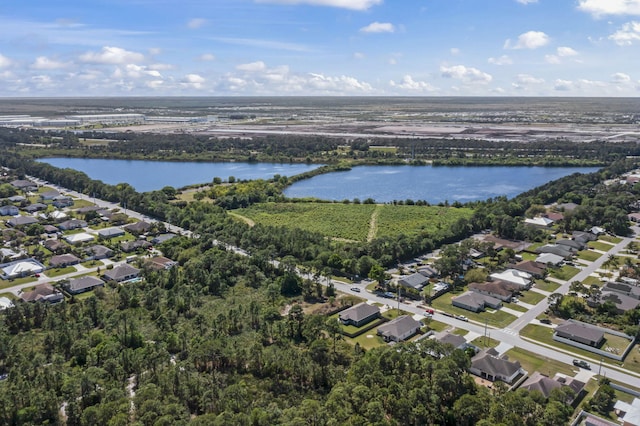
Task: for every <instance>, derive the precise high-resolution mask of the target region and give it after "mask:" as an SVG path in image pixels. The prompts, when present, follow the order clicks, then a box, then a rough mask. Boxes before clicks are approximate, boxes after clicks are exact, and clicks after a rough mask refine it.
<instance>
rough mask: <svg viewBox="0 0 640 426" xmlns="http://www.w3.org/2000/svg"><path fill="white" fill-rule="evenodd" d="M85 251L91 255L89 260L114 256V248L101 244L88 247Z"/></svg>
mask: <svg viewBox="0 0 640 426" xmlns="http://www.w3.org/2000/svg"><path fill="white" fill-rule="evenodd" d="M84 251H85V252H86V253H87V256H89V260H100V259H108V258H110V257H111V256H113V250H111V249H110V248H109V247H105V246H103V245H100V244H96V245H94V246H91V247H87V248H86V249H85V250H84Z"/></svg>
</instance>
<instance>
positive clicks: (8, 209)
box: [0, 204, 20, 216]
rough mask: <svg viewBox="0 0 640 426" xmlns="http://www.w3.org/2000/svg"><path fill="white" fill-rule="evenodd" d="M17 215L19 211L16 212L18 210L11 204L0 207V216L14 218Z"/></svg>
mask: <svg viewBox="0 0 640 426" xmlns="http://www.w3.org/2000/svg"><path fill="white" fill-rule="evenodd" d="M19 213H20V211H19V210H18V208H17V207H16V206H13V205H11V204H9V205H6V206H0V216H15V215H17V214H19Z"/></svg>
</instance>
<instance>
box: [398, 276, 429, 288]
mask: <svg viewBox="0 0 640 426" xmlns="http://www.w3.org/2000/svg"><path fill="white" fill-rule="evenodd" d="M428 283H429V278H427V277H425V276H424V275H422V274H420V273H415V274H411V275H407V276H406V277H402V278H400V279H399V280H398V284H400V285H401V286H403V287H408V288H412V289H414V290H418V291H420V290H422V289H423V288H424V286H425V285H427V284H428Z"/></svg>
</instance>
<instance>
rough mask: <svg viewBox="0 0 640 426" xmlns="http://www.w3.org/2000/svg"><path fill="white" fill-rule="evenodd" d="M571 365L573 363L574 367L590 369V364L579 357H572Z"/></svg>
mask: <svg viewBox="0 0 640 426" xmlns="http://www.w3.org/2000/svg"><path fill="white" fill-rule="evenodd" d="M573 365H575V366H576V367H580V368H584V369H586V370H591V365H589V363H588V362H587V361H583V360H581V359H574V360H573Z"/></svg>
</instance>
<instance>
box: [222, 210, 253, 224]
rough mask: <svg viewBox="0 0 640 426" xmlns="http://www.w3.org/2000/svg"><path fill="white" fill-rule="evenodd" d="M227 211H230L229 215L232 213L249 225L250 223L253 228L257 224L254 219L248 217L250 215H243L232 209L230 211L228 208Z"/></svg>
mask: <svg viewBox="0 0 640 426" xmlns="http://www.w3.org/2000/svg"><path fill="white" fill-rule="evenodd" d="M227 213H229V215H231V216H233V217H236V218H238V219H240V220H241V221H243V222H245V223H246V224H247V225H249V226H250V227H252V228H253V227H254V226H255V224H256V223H255V222H254V221H253V220H251V219H249V218H248V217H246V216H242V215H241V214H238V213H234V212H230V211H228V210H227Z"/></svg>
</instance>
